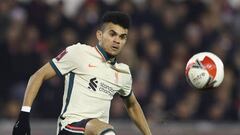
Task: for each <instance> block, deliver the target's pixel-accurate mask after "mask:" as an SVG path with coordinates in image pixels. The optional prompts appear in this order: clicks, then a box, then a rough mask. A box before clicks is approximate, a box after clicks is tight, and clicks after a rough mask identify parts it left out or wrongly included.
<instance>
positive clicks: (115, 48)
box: [111, 45, 119, 51]
mask: <svg viewBox="0 0 240 135" xmlns="http://www.w3.org/2000/svg"><path fill="white" fill-rule="evenodd" d="M111 49H112V50H113V51H117V50H118V49H119V47H117V46H114V45H113V46H112V47H111Z"/></svg>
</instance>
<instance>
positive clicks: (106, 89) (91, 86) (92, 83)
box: [88, 77, 117, 96]
mask: <svg viewBox="0 0 240 135" xmlns="http://www.w3.org/2000/svg"><path fill="white" fill-rule="evenodd" d="M98 87H99V89H98V90H99V91H101V92H103V93H106V94H108V95H109V96H113V95H114V94H115V93H116V91H117V90H114V89H113V88H112V87H110V86H108V85H106V84H105V83H103V82H101V83H100V84H99V85H98V81H97V78H96V77H94V78H92V79H90V80H89V86H88V89H90V90H93V91H96V90H97V88H98Z"/></svg>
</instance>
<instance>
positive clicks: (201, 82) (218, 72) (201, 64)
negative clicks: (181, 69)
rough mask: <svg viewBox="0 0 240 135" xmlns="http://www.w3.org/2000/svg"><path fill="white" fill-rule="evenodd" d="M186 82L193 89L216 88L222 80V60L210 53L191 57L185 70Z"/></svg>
mask: <svg viewBox="0 0 240 135" xmlns="http://www.w3.org/2000/svg"><path fill="white" fill-rule="evenodd" d="M185 76H186V79H187V82H188V83H189V84H190V85H191V86H192V87H194V88H197V89H203V88H209V87H214V88H215V87H218V86H219V85H220V84H221V83H222V81H223V78H224V65H223V62H222V60H221V59H220V58H219V57H218V56H216V55H215V54H213V53H211V52H201V53H197V54H195V55H193V56H192V57H191V58H190V59H189V61H188V62H187V65H186V68H185Z"/></svg>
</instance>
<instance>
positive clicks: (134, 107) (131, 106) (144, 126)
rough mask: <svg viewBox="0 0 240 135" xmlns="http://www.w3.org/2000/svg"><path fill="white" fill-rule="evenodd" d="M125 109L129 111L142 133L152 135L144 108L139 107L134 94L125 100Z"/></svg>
mask: <svg viewBox="0 0 240 135" xmlns="http://www.w3.org/2000/svg"><path fill="white" fill-rule="evenodd" d="M123 101H124V104H125V108H126V109H127V112H128V115H129V116H130V118H131V119H132V120H133V121H134V123H135V124H136V125H137V127H138V128H139V129H140V130H141V131H142V133H143V134H144V135H151V134H152V133H151V131H150V128H149V126H148V123H147V121H146V118H145V116H144V114H143V111H142V108H141V106H140V105H139V103H138V101H137V99H136V97H135V96H134V94H133V93H132V94H131V95H130V96H129V97H126V98H123Z"/></svg>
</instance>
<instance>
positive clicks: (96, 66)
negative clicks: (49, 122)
mask: <svg viewBox="0 0 240 135" xmlns="http://www.w3.org/2000/svg"><path fill="white" fill-rule="evenodd" d="M115 62H116V60H115V59H109V58H108V55H107V54H106V52H105V51H104V50H103V48H101V47H100V46H99V45H97V46H96V47H91V46H88V45H84V44H80V43H78V44H76V45H72V46H69V47H67V48H66V49H65V50H64V51H63V52H62V53H60V54H59V55H58V56H57V57H56V58H54V59H52V61H50V64H51V66H52V67H53V68H54V70H55V71H56V73H57V74H58V75H59V76H63V77H65V88H64V95H63V107H62V111H61V115H60V119H59V120H60V125H61V127H60V128H61V129H62V128H63V127H65V126H66V125H67V124H70V123H72V122H77V121H80V120H82V119H86V118H97V119H99V120H101V121H103V122H106V123H108V122H109V110H110V104H111V100H112V98H113V95H114V94H115V93H119V94H120V95H121V96H123V97H127V96H129V95H130V94H131V87H132V77H131V73H130V70H129V67H128V66H127V65H126V64H121V63H115Z"/></svg>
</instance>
